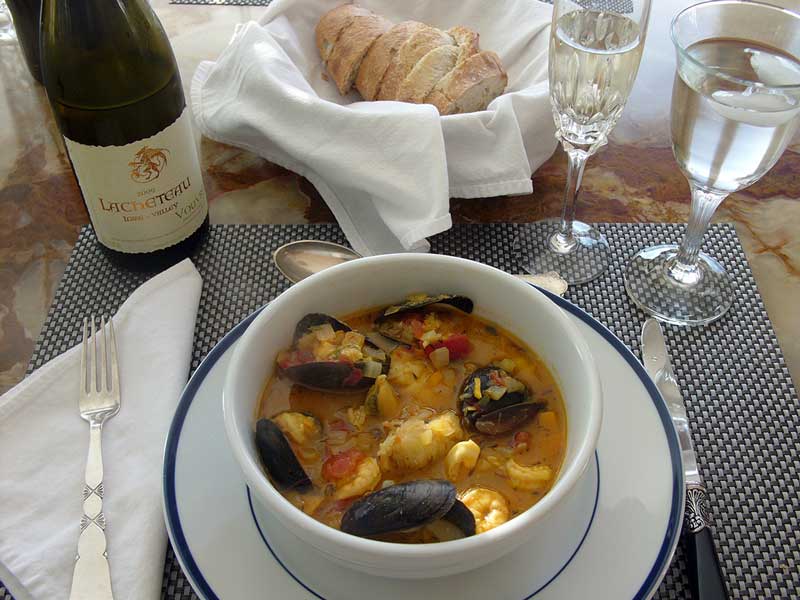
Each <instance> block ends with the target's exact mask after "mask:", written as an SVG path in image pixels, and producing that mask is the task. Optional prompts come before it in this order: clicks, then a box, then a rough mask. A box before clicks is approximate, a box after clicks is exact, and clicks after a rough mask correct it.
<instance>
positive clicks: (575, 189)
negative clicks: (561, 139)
mask: <svg viewBox="0 0 800 600" xmlns="http://www.w3.org/2000/svg"><path fill="white" fill-rule="evenodd" d="M564 146H565V147H564V150H565V151H566V153H567V159H568V161H569V162H568V167H567V187H566V188H564V204H563V206H562V209H561V224H560V225H559V226H558V231H557V232H556V233H555V234H553V235H552V237H551V238H550V248H552V249H553V250H554V251H555V252H558V253H560V254H566V253H568V252H571V251H572V250H573V248H575V246H576V245H577V244H578V242H577V241H576V240H575V236H574V235H573V234H572V222H573V221H574V220H575V203H576V202H577V200H578V194H579V193H580V191H581V183H582V182H583V169H584V168H585V167H586V161H587V160H588V158H589V156H590V155H591V153H590V152H587V151H586V150H582V149H580V148H575V147H571V146H570V147H568V146H567V145H566V144H564Z"/></svg>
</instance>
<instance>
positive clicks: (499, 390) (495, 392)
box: [486, 385, 508, 400]
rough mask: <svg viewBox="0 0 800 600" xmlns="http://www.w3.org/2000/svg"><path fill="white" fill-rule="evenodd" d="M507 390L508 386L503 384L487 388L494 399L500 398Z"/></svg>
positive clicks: (487, 392) (487, 393)
mask: <svg viewBox="0 0 800 600" xmlns="http://www.w3.org/2000/svg"><path fill="white" fill-rule="evenodd" d="M507 391H508V388H506V387H503V386H501V385H493V386H491V387H489V388H488V389H487V390H486V395H487V396H489V398H491V399H492V400H500V398H502V397H503V396H505V395H506V392H507Z"/></svg>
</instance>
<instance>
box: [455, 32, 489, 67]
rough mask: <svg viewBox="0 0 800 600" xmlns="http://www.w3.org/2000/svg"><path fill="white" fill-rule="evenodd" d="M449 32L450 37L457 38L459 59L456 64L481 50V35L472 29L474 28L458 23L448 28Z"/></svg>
mask: <svg viewBox="0 0 800 600" xmlns="http://www.w3.org/2000/svg"><path fill="white" fill-rule="evenodd" d="M447 33H449V34H450V37H452V38H453V39H454V40H455V42H456V45H457V46H458V60H456V65H460V64H461V63H463V62H464V61H465V60H467V59H468V58H469V57H470V56H472V55H473V54H477V53H478V52H480V51H481V48H480V45H479V43H478V41H479V38H480V36H479V35H478V34H477V33H476V32H474V31H472V29H469V28H467V27H463V26H461V25H456V26H455V27H451V28H450V29H448V30H447Z"/></svg>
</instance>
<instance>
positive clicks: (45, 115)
mask: <svg viewBox="0 0 800 600" xmlns="http://www.w3.org/2000/svg"><path fill="white" fill-rule="evenodd" d="M772 1H774V2H775V3H784V4H786V3H791V2H795V1H796V0H772ZM152 4H153V5H154V6H155V8H156V11H157V13H158V15H159V17H160V18H161V20H162V23H163V24H164V27H165V29H166V30H167V33H168V35H169V37H170V39H171V41H172V44H173V48H174V50H175V53H176V55H177V57H178V62H179V65H180V69H181V74H182V77H183V83H184V86H188V84H189V81H190V79H191V76H192V74H193V72H194V70H195V68H196V66H197V64H198V63H199V62H200V61H201V60H208V59H213V58H214V57H215V56H217V55H218V53H219V52H220V50H221V49H222V48H223V47H224V46H225V45H226V43H227V41H228V40H229V39H230V36H231V34H232V32H233V28H234V26H235V24H236V23H239V22H244V21H248V20H254V19H258V18H259V16H260V15H261V13H263V10H264V9H263V8H255V7H233V6H191V5H172V4H169V3H168V0H153V2H152ZM688 4H690V2H689V1H688V0H671V1H670V2H654V6H653V11H654V12H653V14H652V17H651V20H650V31H649V34H648V38H647V43H646V46H645V52H644V57H643V62H642V67H641V69H640V71H639V76H638V79H637V81H636V85H635V87H634V90H633V93H632V96H631V98H630V101H629V103H628V106H627V107H626V109H625V112H624V116H623V118H622V120H621V122H620V123H619V124H618V126H617V127H616V129H615V130H614V132H613V135H612V136H611V140H610V143H609V144H608V146H607V147H606V148H605V149H603V150H602V151H601V152H600V153H599V154H598V155H597V156H595V157H593V158H592V159H591V160H590V162H589V165H588V168H587V171H586V175H585V179H584V191H583V195H582V198H581V201H580V204H579V207H578V216H579V218H581V219H583V220H587V221H618V222H681V221H685V220H686V218H687V216H688V209H689V190H688V185H687V183H686V180H685V179H684V178H683V176H682V175H681V173H680V171H679V170H678V168H677V166H676V164H675V161H674V159H673V156H672V150H671V148H670V143H669V103H670V95H671V86H672V79H673V74H674V57H673V50H672V47H671V44H670V42H669V36H668V27H669V22H670V20H671V18H672V16H673V15H674V14H675V13H676V12H677V11H678V10H679V9H681V8H682V7H683V6H686V5H688ZM199 143H200V148H201V155H202V162H203V168H204V180H205V185H206V190H207V192H208V196H209V201H210V216H211V222H212V223H306V222H309V223H314V222H328V221H333V216H332V214H331V212H330V211H329V210H328V208H327V207H326V205H325V203H324V202H323V201H322V200H321V198H320V197H319V194H317V192H316V190H315V189H314V188H313V186H312V185H311V184H310V183H309V182H308V181H306V180H305V179H303V178H302V177H300V176H298V175H296V174H294V173H292V172H290V171H287V170H285V169H283V168H281V167H278V166H276V165H274V164H271V163H269V162H267V161H266V160H263V159H261V158H259V157H258V156H255V155H253V154H251V153H249V152H246V151H243V150H239V149H237V148H233V147H230V146H225V145H222V144H219V143H216V142H212V141H211V140H208V139H202V140H199ZM565 171H566V161H565V159H564V154H563V152H562V151H561V150H557V151H556V153H555V155H554V156H553V157H552V158H551V159H550V160H549V161H548V162H547V163H545V164H544V165H543V166H542V167H541V168H540V169H539V170H538V171H537V172H536V173H535V174H534V177H533V187H534V191H533V193H532V194H530V195H526V196H517V197H499V198H485V199H478V200H475V199H473V200H463V199H453V200H452V203H451V208H452V214H453V217H454V220H455V221H456V222H461V223H479V222H492V221H514V222H527V221H535V220H538V219H541V218H543V217H551V216H556V215H558V214H559V208H560V203H561V195H562V190H563V186H564V177H565ZM715 220H717V221H727V222H732V223H734V224H735V225H736V229H737V231H738V233H739V236H740V237H741V240H742V243H743V244H744V247H745V250H746V252H747V256H748V259H749V261H750V265H751V267H752V269H753V272H754V274H755V278H756V281H757V282H758V286H759V290H760V292H761V294H762V296H763V298H764V302H765V304H766V307H767V311H768V313H769V316H770V319H771V320H772V323H773V325H774V327H775V330H776V332H777V334H778V338H779V341H780V344H781V347H782V348H783V351H784V354H785V356H786V360H787V363H788V365H789V369H790V371H791V373H792V375H793V378H794V380H795V382H800V310H798V308H797V307H798V300H800V139H795V140H794V143H793V144H792V145H791V146H790V148H789V150H787V152H786V153H785V155H784V156H783V157H782V158H781V159H780V161H779V162H778V163H777V165H775V167H774V168H773V169H772V170H771V171H770V172H769V173H768V174H767V175H766V176H765V177H764V178H763V179H762V180H761V181H760V182H758V183H756V184H755V185H753V186H752V187H750V188H748V189H746V190H744V191H742V192H739V193H737V194H733V195H732V196H731V197H730V198H728V199H727V200H725V202H724V203H723V204H722V206H721V207H720V209H719V210H718V211H717V214H716V216H715ZM86 223H88V216H87V213H86V210H85V208H84V205H83V203H82V201H81V197H80V194H79V192H78V188H77V185H76V183H75V179H74V177H73V175H72V172H71V171H70V167H69V164H68V162H67V158H66V155H65V154H64V148H63V144H62V142H61V137H60V135H59V133H58V130H57V128H56V126H55V124H54V121H53V118H52V116H51V114H50V109H49V106H48V103H47V99H46V97H45V94H44V91H43V89H42V88H41V86H39V85H37V84H36V83H35V82H34V81H33V79H32V78H31V77H30V76H29V75H28V73H27V71H26V69H25V67H24V65H23V63H22V59H21V55H20V53H19V51H18V49H17V47H16V46H15V45H13V44H2V45H0V392H2V391H4V390H6V389H8V388H9V387H11V386H13V385H14V384H15V383H17V382H18V381H19V380H20V379H21V378H22V377H23V375H24V373H25V369H26V366H27V363H28V360H29V358H30V356H31V353H32V351H33V346H34V342H35V340H36V337H37V335H38V333H39V331H40V329H41V327H42V324H43V322H44V319H45V317H46V314H47V310H48V307H49V305H50V302H51V300H52V298H53V295H54V293H55V289H56V287H57V285H58V281H59V278H60V277H61V275H62V273H63V271H64V268H65V265H66V263H67V260H68V258H69V254H70V250H71V248H72V246H73V244H74V243H75V240H76V239H77V235H78V231H79V229H80V228H81V226H82V225H84V224H86Z"/></svg>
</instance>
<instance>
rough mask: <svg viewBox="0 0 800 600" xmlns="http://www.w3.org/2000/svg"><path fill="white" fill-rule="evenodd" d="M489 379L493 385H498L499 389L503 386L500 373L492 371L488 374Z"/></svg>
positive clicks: (503, 382)
mask: <svg viewBox="0 0 800 600" xmlns="http://www.w3.org/2000/svg"><path fill="white" fill-rule="evenodd" d="M489 378H490V379H491V380H492V383H493V384H495V385H499V386H501V387H503V386H505V381H503V378H502V377H500V373H499V372H498V371H492V372H491V373H490V374H489Z"/></svg>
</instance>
